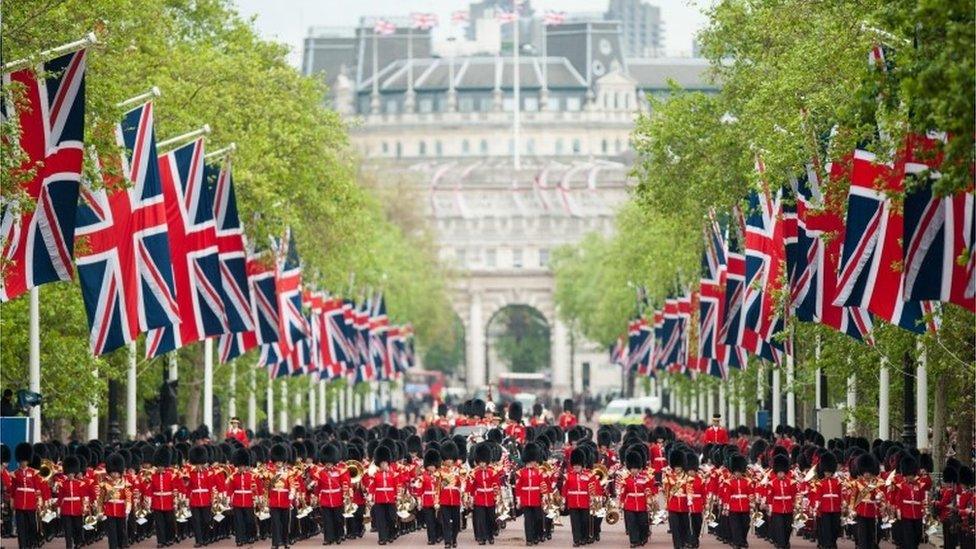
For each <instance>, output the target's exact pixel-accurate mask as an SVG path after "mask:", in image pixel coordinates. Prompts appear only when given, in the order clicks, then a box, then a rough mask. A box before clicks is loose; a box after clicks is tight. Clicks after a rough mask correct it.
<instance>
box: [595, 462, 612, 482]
mask: <svg viewBox="0 0 976 549" xmlns="http://www.w3.org/2000/svg"><path fill="white" fill-rule="evenodd" d="M592 473H593V476H594V477H596V479H597V482H599V483H600V486H606V484H607V482H609V480H610V472H609V471H607V466H606V465H604V464H602V463H597V464H596V465H594V466H593V471H592Z"/></svg>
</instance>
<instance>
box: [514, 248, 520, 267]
mask: <svg viewBox="0 0 976 549" xmlns="http://www.w3.org/2000/svg"><path fill="white" fill-rule="evenodd" d="M512 267H515V268H516V269H521V268H522V248H515V249H514V250H512Z"/></svg>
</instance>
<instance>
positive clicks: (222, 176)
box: [203, 157, 254, 332]
mask: <svg viewBox="0 0 976 549" xmlns="http://www.w3.org/2000/svg"><path fill="white" fill-rule="evenodd" d="M203 173H204V178H205V179H206V181H207V183H208V185H206V188H207V189H208V190H209V191H212V192H213V210H214V221H215V223H216V228H217V250H218V252H219V255H218V257H219V258H220V262H219V265H220V280H221V287H222V288H223V290H224V297H225V300H224V304H225V305H226V308H225V312H226V314H227V325H228V328H229V329H230V330H229V331H231V332H249V331H253V330H254V322H253V321H252V320H251V304H250V301H251V295H250V291H249V288H248V283H247V251H246V249H245V247H244V229H243V226H242V225H241V220H240V217H239V216H238V215H237V195H236V193H235V192H234V180H233V177H232V175H231V161H230V157H226V158H225V160H224V163H223V165H222V166H220V167H217V166H209V165H208V166H205V167H204V171H203Z"/></svg>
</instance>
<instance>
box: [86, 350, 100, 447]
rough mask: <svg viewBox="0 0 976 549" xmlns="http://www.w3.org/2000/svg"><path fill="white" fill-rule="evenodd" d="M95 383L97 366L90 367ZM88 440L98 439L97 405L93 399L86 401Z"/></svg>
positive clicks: (96, 381)
mask: <svg viewBox="0 0 976 549" xmlns="http://www.w3.org/2000/svg"><path fill="white" fill-rule="evenodd" d="M92 376H94V378H95V383H96V384H97V383H98V368H93V369H92ZM87 434H88V440H96V439H98V405H96V404H95V402H94V401H92V402H89V403H88V433H87Z"/></svg>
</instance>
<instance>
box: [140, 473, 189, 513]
mask: <svg viewBox="0 0 976 549" xmlns="http://www.w3.org/2000/svg"><path fill="white" fill-rule="evenodd" d="M182 489H183V481H182V479H180V478H179V477H177V476H176V474H175V473H174V472H173V471H172V470H171V469H164V470H162V471H157V472H155V473H153V475H152V478H150V479H149V487H148V488H147V494H148V495H149V497H151V498H152V510H153V511H172V510H173V508H174V507H173V506H174V504H175V495H176V492H178V491H181V490H182Z"/></svg>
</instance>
